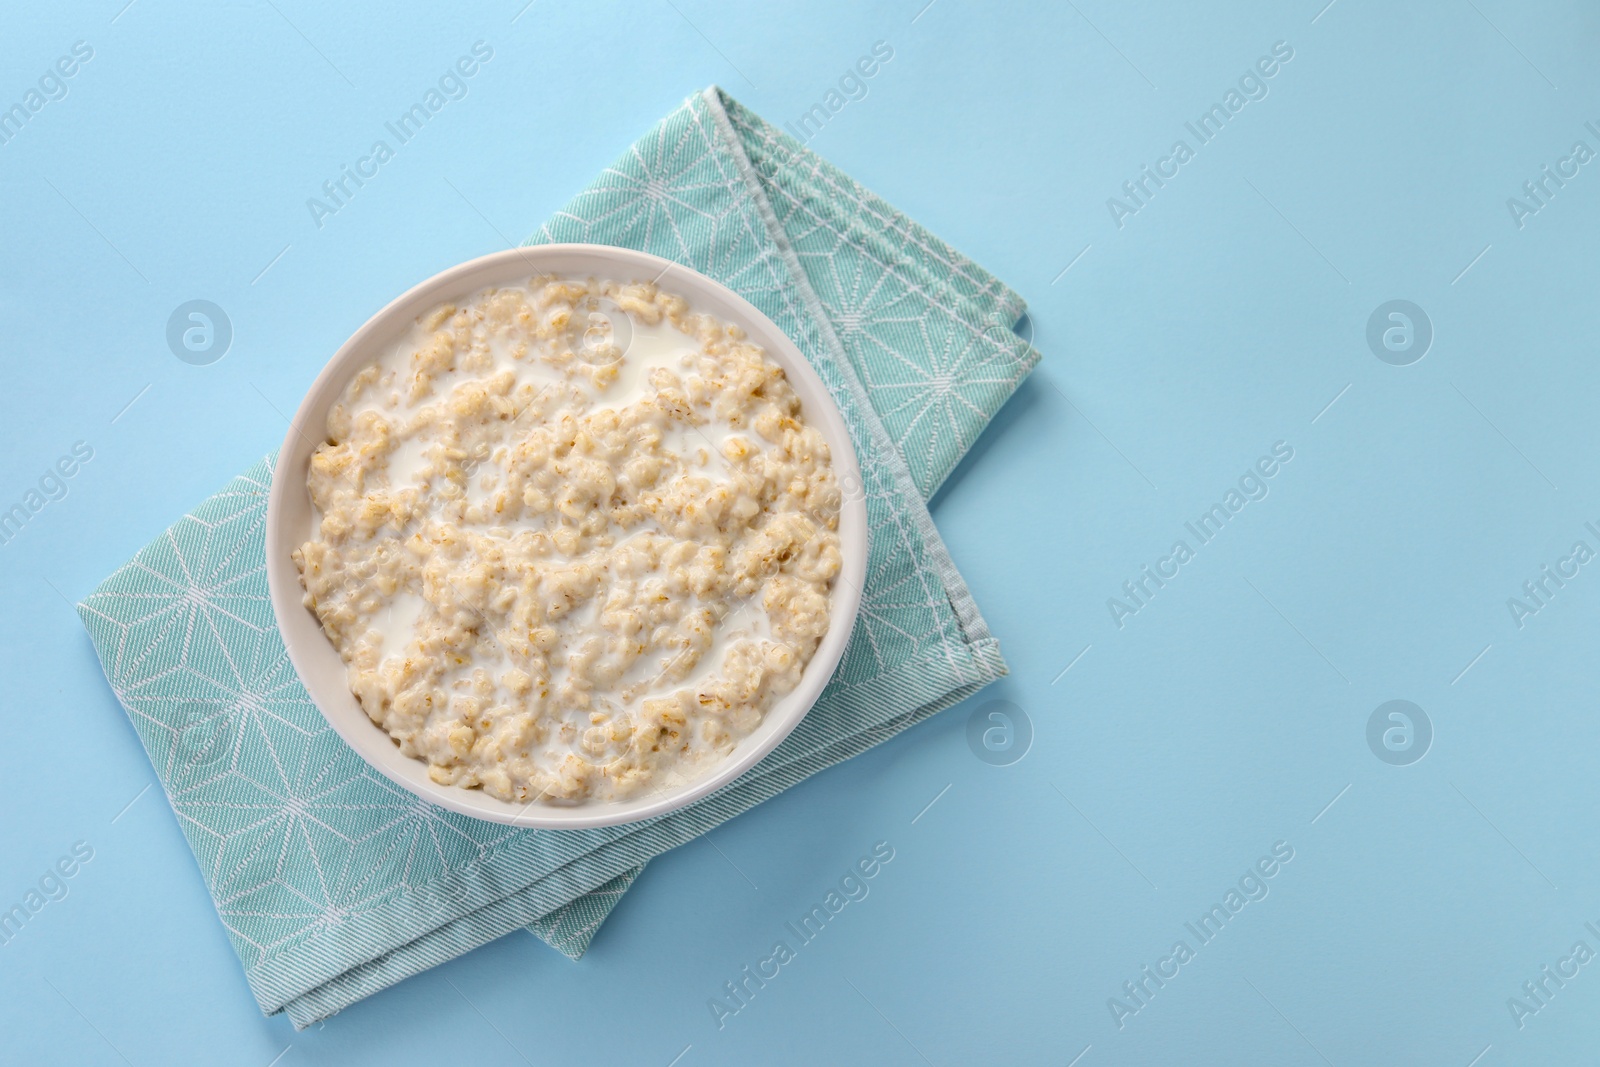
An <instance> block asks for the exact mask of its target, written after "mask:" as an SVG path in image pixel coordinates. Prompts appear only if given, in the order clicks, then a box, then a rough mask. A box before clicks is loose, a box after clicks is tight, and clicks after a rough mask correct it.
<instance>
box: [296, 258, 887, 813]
mask: <svg viewBox="0 0 1600 1067" xmlns="http://www.w3.org/2000/svg"><path fill="white" fill-rule="evenodd" d="M534 274H556V275H567V276H576V277H593V278H608V279H612V280H615V281H619V282H632V281H648V280H651V279H656V278H659V279H660V285H661V287H662V288H663V289H665V290H667V291H668V292H672V293H676V294H678V295H680V296H682V297H684V298H685V299H686V300H688V301H689V304H690V307H691V308H692V309H693V310H695V311H698V312H704V313H708V314H710V315H713V316H715V317H717V318H718V319H721V320H722V321H724V322H730V323H737V324H738V325H739V326H741V327H743V328H744V329H745V331H746V332H747V333H748V334H749V336H750V339H751V340H752V341H753V342H754V343H756V344H758V345H760V346H761V347H762V348H764V349H765V350H766V354H767V356H768V358H770V359H771V360H773V361H774V362H775V363H777V364H778V365H779V366H780V367H782V368H783V370H784V373H785V374H786V375H787V376H788V379H789V383H790V385H792V386H793V387H794V390H795V392H796V393H797V394H798V395H799V397H800V401H801V403H802V404H803V405H804V410H805V417H806V421H807V422H809V423H810V424H811V425H813V426H815V427H817V428H818V429H819V430H821V431H822V434H823V436H824V437H825V438H826V439H827V441H828V447H829V449H830V450H831V451H832V454H833V468H834V473H835V475H836V476H837V477H838V480H839V484H840V485H841V486H859V485H861V474H860V468H859V466H858V464H857V462H856V453H855V448H854V446H853V445H852V443H851V441H850V434H849V431H848V430H847V429H846V428H845V423H844V418H843V417H842V416H841V415H840V414H839V409H838V407H836V406H835V405H834V402H833V398H832V397H831V396H830V395H829V394H828V390H827V388H826V387H825V386H824V385H823V384H822V380H821V379H820V378H818V377H817V372H816V371H814V370H813V369H812V368H811V365H810V364H809V363H807V362H806V360H805V357H804V356H802V355H801V354H800V350H799V349H798V348H796V347H795V345H794V342H793V341H791V340H789V338H788V337H786V336H785V335H784V333H783V331H782V330H779V329H778V327H777V326H776V325H774V324H773V322H772V320H771V319H768V318H767V317H766V316H765V315H763V314H761V312H759V311H757V310H756V309H755V308H754V307H753V306H751V305H750V304H749V303H748V302H746V301H745V300H744V299H743V298H741V297H740V296H738V295H737V294H735V293H734V292H732V291H731V290H729V289H728V288H727V287H725V286H723V285H721V284H720V283H718V282H715V281H712V280H711V279H710V278H707V277H706V276H705V275H703V274H699V273H696V272H695V271H693V270H690V269H689V268H687V267H683V266H680V265H678V264H675V263H670V262H669V261H667V260H664V259H661V258H659V257H657V256H652V255H647V254H645V253H643V252H635V251H632V250H629V249H625V248H613V247H610V246H608V245H576V244H567V245H543V246H537V247H529V248H515V249H509V250H507V251H504V252H496V253H494V254H493V255H487V256H483V257H482V258H480V259H474V260H471V261H470V262H467V263H462V264H460V265H458V266H455V267H451V268H450V269H448V270H446V271H443V272H441V273H439V274H436V275H434V276H433V277H432V278H429V279H428V280H427V281H425V282H423V283H422V284H421V285H418V286H416V287H415V288H413V289H412V290H410V291H409V292H407V293H405V294H404V295H403V296H400V297H399V298H398V299H396V300H395V301H394V302H393V303H391V304H390V305H389V306H388V307H386V308H384V309H383V310H382V311H380V312H378V313H377V314H376V315H374V316H372V318H370V319H368V320H367V322H366V324H365V325H363V326H362V327H361V328H360V329H359V330H357V331H356V332H355V334H354V335H353V336H352V337H351V338H350V339H349V340H348V341H346V342H345V343H344V345H343V346H342V347H340V349H339V351H338V352H336V353H335V354H334V356H333V359H331V360H329V361H328V365H327V366H326V367H324V368H323V369H322V373H321V374H319V375H318V376H317V380H316V381H315V382H313V383H312V385H311V389H310V391H309V392H307V393H306V397H305V400H303V401H302V402H301V404H300V410H299V411H298V412H296V413H295V417H294V425H293V426H291V427H290V429H289V433H288V435H287V436H286V437H285V438H284V441H283V450H282V451H281V452H279V454H278V465H277V469H276V471H275V472H274V473H273V476H272V493H271V497H270V499H269V500H268V503H267V584H268V586H269V588H270V590H271V593H272V610H273V614H274V615H276V616H277V620H278V628H279V630H281V631H282V633H283V643H284V645H285V646H286V647H287V648H288V650H289V659H290V661H291V662H292V663H293V664H294V668H295V670H296V671H298V672H299V674H300V680H301V681H302V682H304V683H305V687H306V690H307V692H309V693H310V694H311V699H312V700H314V701H315V702H316V705H317V707H318V708H319V709H321V711H322V714H323V715H324V716H325V717H326V718H327V720H328V723H329V725H331V726H332V727H333V728H334V729H335V730H337V731H338V733H339V736H340V737H342V738H344V740H345V741H346V742H348V743H349V745H350V747H351V748H353V749H355V750H356V752H357V753H359V754H360V755H361V758H362V759H364V760H366V761H367V762H368V763H369V764H371V765H372V767H373V768H374V769H375V770H377V771H378V772H379V773H381V774H382V775H383V776H384V777H386V778H388V779H389V780H390V781H392V782H394V783H395V784H397V785H399V786H401V787H403V788H405V789H408V790H410V791H411V792H413V793H415V794H416V795H417V796H420V797H422V798H423V799H425V800H429V801H432V802H433V803H435V804H438V805H440V806H441V807H445V808H449V809H450V810H451V811H458V812H461V813H463V814H465V815H473V816H476V817H478V818H480V819H488V820H490V821H492V822H498V823H507V824H510V825H513V826H528V827H540V828H545V829H571V830H575V829H581V828H585V827H593V826H611V825H615V824H617V823H625V822H633V821H636V820H639V819H648V818H651V817H653V816H656V815H661V814H663V813H665V812H668V811H671V810H673V809H675V808H680V807H682V806H683V805H685V804H688V803H690V802H691V801H694V800H697V799H699V798H700V797H703V796H705V795H706V794H708V793H710V792H712V791H713V790H715V789H717V788H718V787H720V786H723V785H725V784H727V783H728V782H731V781H732V780H733V779H735V778H737V777H738V776H739V775H741V774H743V773H744V772H745V771H747V770H749V769H750V768H751V767H752V766H754V765H755V764H756V763H757V762H758V761H759V760H760V759H761V757H763V756H765V755H766V754H767V753H768V752H770V751H772V749H773V748H775V747H776V746H777V745H778V743H779V742H780V741H782V740H783V739H784V738H785V737H787V736H788V734H789V731H791V730H793V729H794V728H795V726H796V724H798V723H799V722H800V720H801V719H802V718H804V717H805V714H806V712H807V711H809V710H810V709H811V706H812V705H813V704H814V703H816V700H817V697H818V696H820V695H821V693H822V689H823V686H825V685H826V684H827V682H828V679H829V678H831V677H832V676H833V671H834V668H835V667H837V666H838V664H839V659H840V657H841V656H842V655H843V654H844V649H845V645H846V643H847V642H848V640H849V637H850V631H851V629H852V627H853V626H854V625H855V619H856V610H857V608H859V607H860V601H861V592H860V590H861V584H862V581H863V578H864V576H865V573H866V564H867V510H866V503H865V501H864V499H863V497H862V494H860V493H859V492H847V493H845V494H844V502H843V505H842V507H841V514H840V517H839V535H840V551H841V554H842V558H843V572H842V573H841V574H840V576H839V577H838V578H837V579H836V580H835V583H834V589H833V605H832V612H831V615H830V618H829V623H828V633H827V636H826V637H825V638H823V641H822V644H821V646H820V647H819V648H818V649H817V652H816V655H814V656H813V657H812V658H811V662H810V663H809V664H808V665H807V666H806V670H805V674H804V676H803V677H802V678H801V681H800V684H799V686H797V687H796V688H795V689H794V691H792V692H791V693H789V694H788V695H787V696H785V697H784V698H783V699H782V700H779V701H778V702H777V703H776V704H775V705H773V707H772V708H771V709H770V710H769V711H768V712H767V714H766V716H765V717H764V718H763V719H762V722H761V725H760V726H759V727H758V728H757V729H756V730H755V732H753V733H752V734H750V735H749V736H748V737H746V738H744V739H743V740H742V741H741V742H740V743H739V745H738V747H737V748H735V749H734V751H733V752H732V753H731V754H730V755H729V756H728V757H727V758H726V759H725V760H723V762H721V763H720V764H717V765H716V766H714V767H712V768H710V769H709V771H708V773H706V774H705V776H704V777H702V778H698V779H694V780H692V781H689V782H686V783H683V784H680V785H676V786H673V787H671V788H669V789H666V790H662V791H659V792H656V793H653V794H651V795H649V796H646V797H643V798H635V799H631V800H627V801H622V802H603V803H586V804H581V805H572V806H559V807H558V806H555V805H551V804H548V803H542V802H540V803H535V804H531V805H528V804H513V803H509V802H506V801H502V800H497V799H495V798H494V797H491V796H488V795H487V794H485V793H484V792H483V791H482V790H478V789H464V788H462V787H460V786H450V785H439V784H437V783H435V782H434V781H433V780H432V779H430V778H429V777H428V768H427V765H426V764H425V763H423V762H422V761H421V760H416V759H412V758H410V757H408V756H405V755H403V754H401V752H400V749H399V747H398V746H397V745H396V744H395V742H394V741H393V740H392V739H391V738H390V737H389V735H388V734H387V733H385V732H384V731H383V730H382V729H381V728H380V727H378V726H377V725H375V724H374V723H373V722H372V720H371V719H369V718H368V717H367V715H366V713H365V712H364V711H362V710H361V706H360V704H359V703H357V701H356V698H355V696H354V695H353V694H352V693H351V692H350V687H349V683H348V680H347V676H346V668H345V665H344V662H343V661H342V660H340V658H339V654H338V652H337V651H335V649H334V647H333V644H332V642H330V641H329V640H328V638H327V636H326V635H325V634H324V633H323V632H322V626H321V624H320V623H319V622H318V621H317V618H316V616H315V615H313V614H312V613H311V611H310V610H309V609H308V608H306V607H305V605H304V601H303V599H302V598H303V595H304V591H303V590H302V588H301V586H300V576H299V573H298V571H297V570H296V568H295V565H294V561H293V560H292V559H291V558H290V555H289V554H290V553H291V552H292V551H293V550H294V549H296V548H298V547H299V546H300V545H301V544H303V543H305V542H306V541H307V540H309V539H310V538H311V537H312V536H313V535H314V522H315V516H314V512H313V508H312V503H311V496H310V493H309V492H308V490H307V489H306V471H307V469H308V466H309V463H310V459H311V453H312V450H313V449H314V447H315V445H316V443H317V442H319V441H321V440H322V439H323V436H324V427H325V426H326V424H327V418H328V411H329V409H330V408H332V406H333V404H334V403H335V401H337V400H338V398H339V397H340V396H341V395H342V394H343V392H344V389H345V385H346V383H348V382H349V380H350V378H351V377H352V376H353V375H354V374H355V373H356V372H357V371H359V370H361V369H362V368H363V367H366V366H368V365H369V364H371V363H374V362H376V361H377V360H378V359H379V358H380V357H381V356H382V355H383V354H384V353H385V352H386V351H387V349H388V347H389V346H390V345H392V344H393V343H394V342H395V341H396V340H398V339H399V337H400V336H401V334H402V333H403V332H404V331H405V330H406V329H407V328H408V327H410V326H411V324H412V322H413V320H414V319H415V318H416V317H417V316H418V315H420V314H422V313H423V312H424V311H427V310H428V309H430V308H432V307H433V306H434V305H436V304H439V303H441V302H443V301H445V300H451V299H459V298H462V297H465V296H467V295H468V294H470V293H472V292H474V291H476V290H478V289H481V288H483V287H484V286H489V285H516V284H524V283H526V282H527V280H528V279H529V278H530V277H531V276H533V275H534Z"/></svg>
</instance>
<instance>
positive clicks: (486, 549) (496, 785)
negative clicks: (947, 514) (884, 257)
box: [294, 277, 840, 803]
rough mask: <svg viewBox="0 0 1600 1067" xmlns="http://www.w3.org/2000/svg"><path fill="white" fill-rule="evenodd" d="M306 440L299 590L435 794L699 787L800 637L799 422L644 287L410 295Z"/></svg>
mask: <svg viewBox="0 0 1600 1067" xmlns="http://www.w3.org/2000/svg"><path fill="white" fill-rule="evenodd" d="M326 429H327V437H326V440H325V441H323V442H322V443H321V444H319V445H318V447H317V449H316V451H315V453H314V454H313V456H312V458H311V466H310V473H309V487H310V491H311V498H312V501H313V503H314V504H315V505H316V509H317V515H318V521H317V527H316V531H315V535H314V536H313V538H312V539H311V540H309V541H307V542H306V543H305V544H304V545H302V546H301V547H300V548H299V549H298V550H297V551H296V552H295V553H294V560H295V564H296V566H297V567H298V568H299V570H300V579H301V584H302V585H303V586H304V588H305V602H306V605H307V607H309V608H311V610H312V611H314V612H315V613H316V615H317V617H318V618H319V619H320V620H321V622H322V627H323V629H324V631H325V632H326V633H327V634H328V637H329V638H330V639H331V640H332V642H333V644H334V646H335V647H336V648H337V649H338V650H339V653H340V655H341V656H342V657H343V659H344V661H345V663H346V664H347V665H348V669H349V681H350V687H351V690H352V691H353V692H354V693H355V696H356V697H357V699H358V700H359V701H360V703H361V706H362V708H363V709H364V710H365V711H366V713H367V715H368V716H370V717H371V719H372V721H373V722H375V723H376V724H378V725H379V726H380V727H382V728H383V729H384V730H385V731H387V732H388V734H389V735H390V736H391V737H392V738H393V739H394V740H395V742H396V743H397V744H398V745H399V746H400V749H401V751H403V752H404V753H406V754H407V755H408V756H411V757H414V758H416V759H419V760H423V761H425V762H426V763H427V764H428V773H429V775H430V777H431V778H432V779H433V780H434V781H435V782H439V783H441V784H453V785H459V786H465V787H479V788H482V789H483V791H484V792H486V793H488V794H490V795H491V796H494V797H498V798H499V799H501V800H506V801H521V802H532V801H546V802H556V803H561V802H566V803H575V802H583V801H604V800H620V799H624V798H628V797H632V796H637V795H640V794H641V793H643V792H648V791H652V790H656V789H660V788H662V787H664V786H667V785H670V784H674V783H678V782H682V781H685V780H688V779H692V778H695V777H699V776H700V775H703V774H704V773H706V772H707V771H709V770H710V769H711V768H712V767H713V766H714V765H715V764H716V763H717V762H718V761H720V760H721V759H722V758H724V757H725V756H727V755H728V754H729V753H730V752H731V751H732V750H733V748H734V746H735V745H736V744H737V743H738V742H739V740H740V739H741V738H743V737H745V736H746V735H748V734H749V733H750V732H751V731H752V730H754V729H755V728H756V726H757V725H759V724H760V722H761V721H762V718H763V716H764V715H765V713H766V712H767V710H768V709H769V708H770V707H771V706H772V705H773V704H774V703H775V702H776V701H777V700H778V699H779V698H781V697H782V696H783V695H784V694H786V693H788V692H789V691H791V690H792V689H793V688H794V687H795V686H796V685H797V684H798V683H799V681H800V677H801V674H802V672H803V671H804V669H805V666H806V664H807V662H808V661H809V660H810V659H811V657H812V655H813V653H814V652H815V651H816V649H817V646H818V644H819V643H820V642H821V640H822V638H823V635H824V634H825V633H826V631H827V628H828V616H829V606H830V594H831V589H832V585H833V582H834V580H835V577H836V576H837V575H838V573H839V568H840V554H839V503H840V496H839V488H838V484H837V482H836V480H835V478H834V475H833V471H832V468H831V463H830V458H829V454H828V446H827V444H826V442H825V441H824V439H823V436H822V434H821V432H820V431H819V430H818V429H817V428H816V427H814V426H811V425H809V424H807V422H806V421H805V418H804V413H803V412H802V410H801V405H800V401H799V398H798V397H797V396H796V395H795V393H794V391H793V389H792V388H791V387H790V385H789V382H788V380H787V379H786V378H785V377H784V373H783V370H782V369H781V368H780V367H778V366H777V365H776V364H775V363H773V362H772V361H771V360H769V359H767V358H766V356H765V354H764V353H763V351H762V350H761V349H760V348H759V347H757V346H756V345H754V344H752V343H750V342H749V341H747V340H746V338H745V335H744V332H743V331H742V330H741V329H740V328H739V327H738V326H737V325H734V324H731V323H726V322H721V321H718V320H716V319H713V318H711V317H709V316H707V315H703V314H696V313H695V312H694V311H693V310H692V309H691V308H690V307H689V305H688V304H687V303H686V302H685V301H684V300H683V299H681V298H680V297H677V296H673V295H671V294H668V293H665V292H662V291H660V290H658V289H657V288H656V287H655V286H654V285H653V284H616V283H612V282H597V281H592V280H591V281H579V280H572V279H562V278H547V277H537V278H534V279H533V280H532V281H531V282H530V283H529V284H527V285H525V286H514V287H507V288H494V289H487V290H483V291H481V292H478V293H476V294H474V295H473V296H471V297H470V298H468V299H466V300H463V301H460V302H457V303H449V304H444V305H442V306H440V307H437V308H435V309H433V310H432V311H430V312H429V313H427V314H426V315H423V316H421V317H419V319H418V320H417V322H416V323H415V325H414V326H413V327H412V329H411V331H410V333H409V334H408V335H407V336H406V337H404V338H403V339H402V340H401V341H400V342H399V343H398V344H397V345H395V346H394V348H393V349H392V350H391V351H390V353H389V354H388V355H387V356H386V357H385V358H384V359H382V360H380V361H379V362H377V363H376V364H374V365H372V366H369V367H367V368H366V369H364V370H362V371H361V372H360V373H358V374H357V375H356V376H355V378H354V379H353V380H352V381H351V383H350V385H349V387H348V389H347V390H346V391H345V393H344V395H343V397H342V398H341V400H340V402H339V403H338V404H336V405H335V406H334V408H333V410H332V412H331V413H330V414H329V416H328V425H327V428H326Z"/></svg>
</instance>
